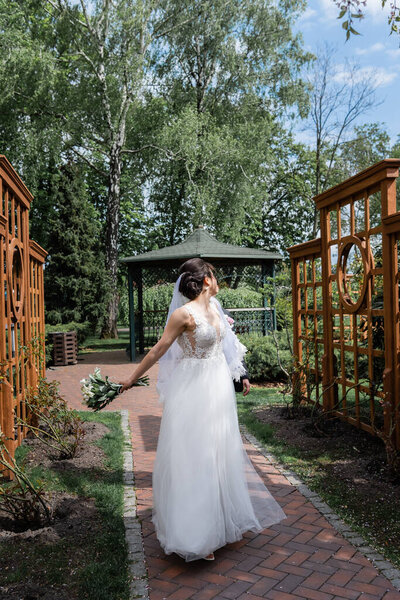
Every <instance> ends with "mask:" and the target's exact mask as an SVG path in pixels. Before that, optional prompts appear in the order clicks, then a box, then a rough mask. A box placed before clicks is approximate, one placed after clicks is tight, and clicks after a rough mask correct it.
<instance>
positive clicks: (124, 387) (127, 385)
mask: <svg viewBox="0 0 400 600" xmlns="http://www.w3.org/2000/svg"><path fill="white" fill-rule="evenodd" d="M133 383H134V382H133V381H132V380H131V379H127V380H126V381H120V382H119V385H122V388H121V390H120V392H119V393H120V394H122V393H123V392H126V390H129V389H130V388H131V387H132V386H133Z"/></svg>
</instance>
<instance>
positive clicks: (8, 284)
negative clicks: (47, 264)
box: [0, 157, 46, 453]
mask: <svg viewBox="0 0 400 600" xmlns="http://www.w3.org/2000/svg"><path fill="white" fill-rule="evenodd" d="M31 199H32V197H31V195H30V193H29V191H28V190H27V189H26V188H25V186H24V184H23V183H22V181H21V180H20V179H19V177H18V175H17V174H16V173H15V171H14V170H13V169H12V167H11V165H10V164H9V163H8V161H7V160H6V159H5V158H4V157H0V367H1V380H0V426H1V429H2V431H3V433H4V434H5V436H6V437H7V438H8V440H7V447H8V449H9V451H10V452H11V453H13V452H14V450H15V447H16V446H17V445H19V444H20V443H21V441H22V439H23V437H24V436H25V435H26V427H23V426H22V425H21V424H20V423H18V419H19V418H21V419H23V420H27V419H28V418H29V415H27V412H26V404H25V393H26V389H27V386H28V385H31V386H33V385H35V384H36V381H37V375H38V373H39V369H40V368H41V367H42V368H43V366H44V365H43V366H42V365H39V358H38V357H37V356H36V357H33V354H32V352H31V351H29V350H28V348H29V345H30V343H31V341H32V338H33V337H34V336H35V335H38V334H39V333H43V332H44V304H43V273H42V266H43V262H44V257H45V255H46V253H45V252H44V250H43V249H42V248H40V246H38V245H37V244H36V245H35V243H34V242H31V241H30V240H29V206H30V201H31ZM32 244H34V246H35V247H34V248H32V246H31V245H32Z"/></svg>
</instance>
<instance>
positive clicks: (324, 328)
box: [288, 159, 400, 449]
mask: <svg viewBox="0 0 400 600" xmlns="http://www.w3.org/2000/svg"><path fill="white" fill-rule="evenodd" d="M399 167H400V160H398V159H387V160H384V161H381V162H380V163H378V164H376V165H374V166H372V167H370V168H369V169H366V170H365V171H362V172H361V173H359V174H357V175H355V176H354V177H351V178H350V179H348V180H346V181H345V182H343V183H341V184H340V185H337V186H335V187H333V188H331V189H329V190H327V191H326V192H324V193H323V194H320V195H319V196H316V197H315V198H314V200H315V202H316V205H317V207H318V209H319V210H320V223H321V237H320V238H318V239H316V240H312V241H310V242H306V243H304V244H298V245H297V246H293V247H291V248H289V249H288V250H289V253H290V257H291V263H292V286H293V319H294V351H295V355H296V357H297V359H298V364H299V366H301V369H302V370H301V369H300V370H299V372H298V373H297V374H296V376H295V377H296V389H299V388H300V389H301V390H302V394H303V395H304V397H305V398H306V399H307V400H308V401H310V402H320V400H322V405H323V408H324V410H325V411H331V412H332V414H334V415H336V416H339V417H340V418H342V419H344V420H346V421H347V422H349V423H351V424H352V425H355V426H357V427H359V428H361V429H364V430H366V431H368V432H370V433H372V434H376V433H378V432H383V433H384V435H385V436H386V437H387V438H390V439H391V440H392V442H393V444H394V446H395V447H396V448H397V449H400V416H399V404H400V305H399V283H400V276H399V266H398V265H399V264H400V262H399V258H400V212H399V211H398V208H399V206H398V205H397V204H396V179H397V177H398V175H399Z"/></svg>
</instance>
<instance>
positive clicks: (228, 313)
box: [222, 307, 249, 381]
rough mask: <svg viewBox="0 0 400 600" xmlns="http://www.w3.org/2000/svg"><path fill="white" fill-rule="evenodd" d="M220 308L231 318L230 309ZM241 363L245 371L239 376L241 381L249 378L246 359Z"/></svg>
mask: <svg viewBox="0 0 400 600" xmlns="http://www.w3.org/2000/svg"><path fill="white" fill-rule="evenodd" d="M222 310H223V311H224V313H225V314H226V315H227V316H228V317H231V319H233V317H232V314H231V313H230V311H229V310H228V309H227V308H224V307H222ZM242 365H243V367H244V369H245V371H246V373H245V374H244V375H242V376H241V378H240V381H243V379H249V372H248V370H247V365H246V361H245V360H244V359H243V360H242Z"/></svg>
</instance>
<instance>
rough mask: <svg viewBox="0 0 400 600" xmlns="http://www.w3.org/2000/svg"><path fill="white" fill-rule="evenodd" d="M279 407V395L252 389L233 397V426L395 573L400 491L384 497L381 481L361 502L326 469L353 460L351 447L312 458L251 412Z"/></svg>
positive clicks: (399, 558) (399, 556) (399, 562)
mask: <svg viewBox="0 0 400 600" xmlns="http://www.w3.org/2000/svg"><path fill="white" fill-rule="evenodd" d="M282 401H283V396H282V394H279V393H278V392H277V391H276V390H274V389H271V388H264V389H260V388H258V389H257V388H253V389H252V391H251V393H250V394H249V396H247V397H243V396H242V394H237V407H238V416H239V421H240V422H241V423H243V424H244V425H245V426H246V427H247V428H248V430H249V431H250V432H251V433H252V434H253V435H254V436H255V437H257V439H258V440H259V441H260V442H262V443H263V444H265V445H266V446H267V448H268V450H269V451H270V452H272V454H274V455H275V456H276V457H277V459H278V460H279V461H280V462H281V463H282V464H284V465H286V466H287V467H288V468H290V469H292V470H293V471H295V472H296V473H297V474H298V475H299V477H300V478H301V479H302V481H304V483H305V484H306V485H307V486H308V487H309V488H310V489H312V490H313V491H314V492H316V493H317V494H319V495H320V496H321V498H322V499H323V500H324V501H325V502H326V503H327V504H328V505H329V506H330V507H331V508H332V510H334V511H335V512H336V513H337V514H338V515H339V516H340V517H341V518H342V519H343V521H345V522H346V523H347V524H348V525H349V526H350V527H351V528H352V529H353V530H354V531H356V532H358V533H359V534H360V535H362V537H364V539H365V540H366V541H367V542H368V544H370V545H371V546H373V547H374V548H376V550H377V551H378V552H380V553H382V554H383V555H384V556H385V557H386V558H387V559H388V560H390V561H392V562H393V564H395V565H396V566H397V567H400V511H399V501H400V485H398V486H397V489H396V488H394V490H393V486H391V491H390V492H389V487H388V486H385V482H384V481H382V485H381V488H380V493H379V494H374V495H369V496H366V495H364V494H362V492H361V490H362V486H360V488H359V489H358V486H357V484H355V483H354V482H353V481H347V480H345V479H343V478H338V477H337V476H336V477H335V475H334V471H333V470H332V469H331V468H330V466H331V465H332V463H333V462H334V461H340V460H348V459H351V457H352V456H354V457H357V459H358V458H359V454H358V453H357V449H356V448H354V447H352V445H351V444H350V445H347V444H346V445H343V444H342V443H341V440H340V438H338V439H337V444H334V446H335V447H334V449H331V450H326V449H325V450H324V451H318V452H316V451H306V450H302V449H301V448H300V447H298V446H295V445H291V444H289V443H287V441H283V440H282V439H279V438H278V436H277V433H276V431H277V430H276V426H275V425H274V426H272V425H271V424H268V423H262V422H261V421H259V420H258V419H257V418H256V416H255V415H254V414H253V412H252V410H253V409H256V408H259V407H261V406H266V405H271V404H281V403H282ZM349 427H350V426H349ZM305 435H306V434H305ZM365 435H367V434H365ZM372 453H373V451H371V455H373V454H372ZM366 477H368V475H366ZM378 487H379V486H378Z"/></svg>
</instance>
